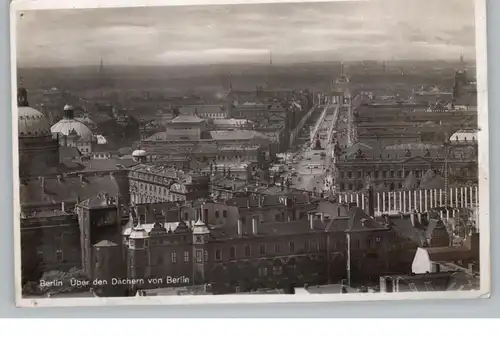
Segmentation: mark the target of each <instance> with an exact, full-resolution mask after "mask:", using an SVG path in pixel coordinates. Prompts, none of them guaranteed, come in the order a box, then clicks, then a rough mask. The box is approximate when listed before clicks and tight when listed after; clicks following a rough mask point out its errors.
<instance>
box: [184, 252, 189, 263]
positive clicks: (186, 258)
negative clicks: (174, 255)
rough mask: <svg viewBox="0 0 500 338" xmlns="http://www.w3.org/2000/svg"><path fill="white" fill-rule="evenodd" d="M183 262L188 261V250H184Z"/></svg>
mask: <svg viewBox="0 0 500 338" xmlns="http://www.w3.org/2000/svg"><path fill="white" fill-rule="evenodd" d="M184 263H189V251H184Z"/></svg>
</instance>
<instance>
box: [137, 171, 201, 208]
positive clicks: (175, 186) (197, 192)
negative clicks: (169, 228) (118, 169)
mask: <svg viewBox="0 0 500 338" xmlns="http://www.w3.org/2000/svg"><path fill="white" fill-rule="evenodd" d="M128 178H129V185H130V198H131V202H132V203H135V204H141V203H154V202H162V201H192V200H195V199H198V198H203V197H208V195H209V181H210V179H209V177H208V176H206V175H203V174H195V173H185V172H184V171H182V170H178V169H174V168H170V167H167V166H165V165H158V164H150V163H145V162H143V163H140V164H137V165H135V166H132V167H130V168H129V169H128Z"/></svg>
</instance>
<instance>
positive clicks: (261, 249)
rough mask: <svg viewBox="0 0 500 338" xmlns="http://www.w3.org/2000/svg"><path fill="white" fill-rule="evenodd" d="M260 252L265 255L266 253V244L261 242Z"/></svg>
mask: <svg viewBox="0 0 500 338" xmlns="http://www.w3.org/2000/svg"><path fill="white" fill-rule="evenodd" d="M260 254H261V255H265V254H266V245H265V244H261V245H260Z"/></svg>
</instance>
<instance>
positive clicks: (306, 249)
mask: <svg viewBox="0 0 500 338" xmlns="http://www.w3.org/2000/svg"><path fill="white" fill-rule="evenodd" d="M304 251H305V252H308V251H309V240H306V241H305V242H304Z"/></svg>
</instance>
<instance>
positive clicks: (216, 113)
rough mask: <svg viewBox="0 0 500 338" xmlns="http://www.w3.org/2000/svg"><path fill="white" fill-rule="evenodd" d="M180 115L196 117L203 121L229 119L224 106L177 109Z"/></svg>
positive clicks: (201, 105)
mask: <svg viewBox="0 0 500 338" xmlns="http://www.w3.org/2000/svg"><path fill="white" fill-rule="evenodd" d="M179 112H180V113H181V115H193V116H198V117H200V118H202V119H204V120H224V119H227V118H228V117H229V111H228V109H227V108H226V107H225V105H217V104H200V105H187V106H182V107H180V108H179Z"/></svg>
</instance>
